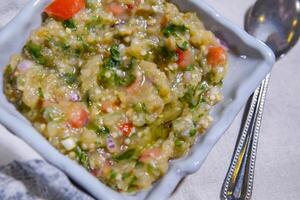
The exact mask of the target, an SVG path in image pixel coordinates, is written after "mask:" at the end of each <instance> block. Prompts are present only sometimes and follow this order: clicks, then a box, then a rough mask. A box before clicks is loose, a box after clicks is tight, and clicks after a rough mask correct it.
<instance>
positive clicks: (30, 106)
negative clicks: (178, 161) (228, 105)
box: [4, 0, 227, 192]
mask: <svg viewBox="0 0 300 200" xmlns="http://www.w3.org/2000/svg"><path fill="white" fill-rule="evenodd" d="M54 2H55V3H56V4H55V5H51V6H49V7H48V8H47V9H46V10H45V11H46V13H47V14H48V15H47V16H46V17H45V19H44V21H43V24H42V26H41V27H40V28H38V29H37V30H35V31H34V32H33V33H32V35H31V36H30V38H29V39H28V41H27V43H26V45H25V46H24V48H23V51H22V53H21V54H19V55H14V56H12V58H11V61H10V63H9V65H8V66H7V67H6V71H5V74H4V91H5V94H6V96H7V98H8V99H9V100H10V101H11V102H12V103H13V104H15V106H16V107H17V109H18V110H19V111H20V112H22V113H23V114H24V115H25V116H26V117H27V118H28V119H29V120H30V121H31V122H32V124H33V125H34V127H35V128H36V129H37V130H38V131H39V132H41V134H43V136H44V137H45V138H47V140H48V141H49V142H50V143H51V144H52V145H53V146H55V147H56V148H57V149H58V150H59V151H60V152H62V153H63V154H65V155H66V156H68V157H69V158H71V159H74V160H76V161H77V162H78V163H80V164H81V165H82V166H84V167H85V168H86V169H87V170H89V171H90V172H91V173H92V174H93V175H94V176H96V177H97V178H99V179H100V180H101V181H102V182H104V183H105V184H107V185H109V186H110V187H112V188H113V189H115V190H117V191H122V192H135V191H138V190H141V189H146V188H149V187H150V186H151V185H152V183H153V182H154V181H156V180H157V179H158V178H159V177H161V176H162V175H163V174H164V173H165V172H166V171H167V169H168V161H169V160H170V159H174V158H178V157H181V156H184V155H185V154H186V153H187V152H188V150H189V149H190V147H191V145H192V144H193V143H194V142H195V139H196V137H197V135H199V134H201V133H203V132H205V130H206V129H207V128H208V127H209V125H210V124H211V122H212V117H211V116H210V115H209V111H210V110H211V108H212V107H213V106H214V105H215V104H216V103H217V102H219V101H220V100H221V99H222V95H221V94H220V87H221V85H222V80H223V78H224V76H225V74H226V69H227V56H226V51H225V50H224V48H223V47H222V46H221V45H220V43H219V41H218V40H217V38H216V37H215V36H214V35H213V33H211V32H210V31H207V30H205V28H204V26H203V24H202V22H201V21H200V20H199V19H198V17H197V16H196V14H194V13H181V12H180V11H179V10H178V9H177V7H176V6H175V5H173V4H171V3H168V2H166V1H165V0H136V1H134V0H118V1H111V0H102V1H97V0H87V1H82V0H77V1H74V2H75V3H76V5H73V4H72V1H64V4H60V2H62V0H57V1H54ZM68 2H69V3H68ZM61 5H63V6H64V7H65V8H66V9H61V7H60V6H61ZM68 5H69V6H71V7H70V8H68ZM61 10H63V12H62V11H61Z"/></svg>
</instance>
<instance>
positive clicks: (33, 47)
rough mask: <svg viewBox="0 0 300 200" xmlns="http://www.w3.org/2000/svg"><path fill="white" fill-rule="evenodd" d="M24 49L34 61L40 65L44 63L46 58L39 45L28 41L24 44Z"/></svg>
mask: <svg viewBox="0 0 300 200" xmlns="http://www.w3.org/2000/svg"><path fill="white" fill-rule="evenodd" d="M24 50H25V52H26V53H27V54H28V55H29V56H30V57H31V58H32V59H33V60H34V61H35V62H36V63H38V64H41V65H43V64H45V63H46V59H45V57H44V56H43V54H42V47H41V46H40V45H38V44H35V43H33V42H32V41H29V42H28V43H27V44H26V45H25V47H24Z"/></svg>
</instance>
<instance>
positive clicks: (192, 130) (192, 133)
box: [189, 128, 197, 137]
mask: <svg viewBox="0 0 300 200" xmlns="http://www.w3.org/2000/svg"><path fill="white" fill-rule="evenodd" d="M196 133H197V129H195V128H193V129H191V130H190V132H189V135H190V136H191V137H194V136H195V135H196Z"/></svg>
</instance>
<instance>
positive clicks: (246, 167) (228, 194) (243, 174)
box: [221, 74, 270, 200]
mask: <svg viewBox="0 0 300 200" xmlns="http://www.w3.org/2000/svg"><path fill="white" fill-rule="evenodd" d="M269 80H270V74H268V75H267V77H266V79H265V80H264V81H263V82H262V83H261V85H260V86H259V88H257V89H256V91H255V92H254V94H253V95H252V97H250V99H249V101H248V104H247V107H246V109H245V111H244V118H243V122H244V123H243V124H242V126H241V130H240V135H239V138H238V140H237V143H236V147H235V150H234V155H233V158H232V161H231V164H230V167H229V170H228V172H227V175H226V178H225V180H224V183H223V187H222V190H221V199H222V200H250V198H251V195H252V188H253V179H254V168H255V160H256V150H257V143H258V136H259V131H260V126H261V121H262V115H263V110H264V104H265V98H266V92H267V89H268V85H269ZM245 118H246V119H245Z"/></svg>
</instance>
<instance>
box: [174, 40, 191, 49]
mask: <svg viewBox="0 0 300 200" xmlns="http://www.w3.org/2000/svg"><path fill="white" fill-rule="evenodd" d="M177 47H178V48H179V49H181V50H182V51H185V50H187V49H188V48H189V43H188V42H187V41H184V42H183V43H182V44H177Z"/></svg>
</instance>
